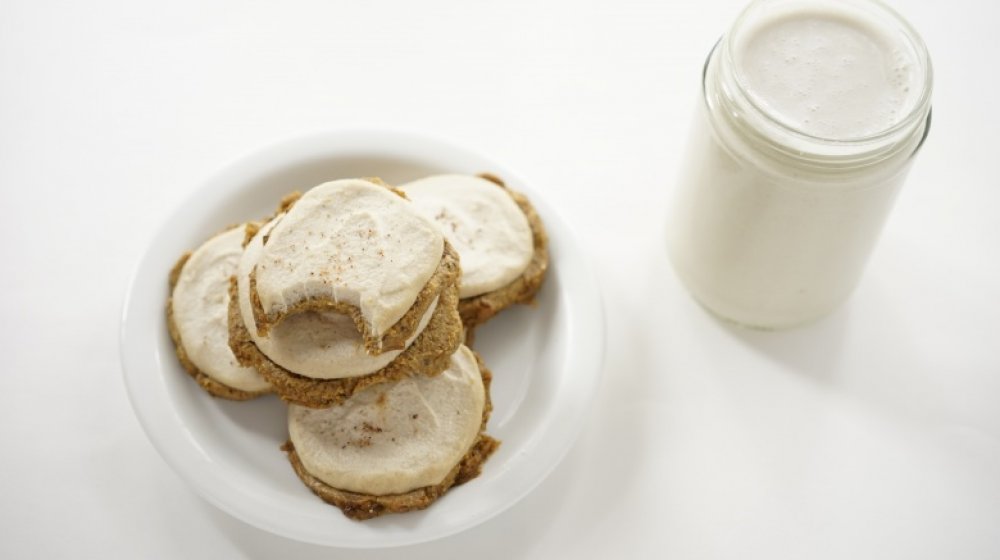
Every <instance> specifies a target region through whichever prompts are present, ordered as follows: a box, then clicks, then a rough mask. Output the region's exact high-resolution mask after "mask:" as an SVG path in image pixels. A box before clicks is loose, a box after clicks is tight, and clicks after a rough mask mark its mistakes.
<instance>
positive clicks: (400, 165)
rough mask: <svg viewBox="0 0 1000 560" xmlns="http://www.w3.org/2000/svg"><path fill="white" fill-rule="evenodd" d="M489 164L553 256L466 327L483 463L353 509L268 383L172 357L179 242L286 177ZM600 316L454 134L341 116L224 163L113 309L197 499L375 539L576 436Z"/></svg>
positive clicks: (229, 216)
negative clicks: (352, 512) (403, 129)
mask: <svg viewBox="0 0 1000 560" xmlns="http://www.w3.org/2000/svg"><path fill="white" fill-rule="evenodd" d="M483 171H489V172H491V173H494V174H496V175H498V176H500V177H502V178H503V179H504V180H505V181H506V182H507V184H508V185H509V186H510V187H511V188H513V189H515V190H518V191H521V192H523V193H525V194H526V195H527V196H528V197H529V198H530V199H531V201H532V203H533V204H534V205H535V207H536V208H537V210H538V212H539V214H540V215H541V217H542V220H543V221H544V223H545V226H546V228H547V230H548V233H549V236H550V252H551V256H550V258H551V262H550V268H549V273H548V278H547V279H546V282H545V285H544V287H543V288H542V290H541V292H540V294H539V296H538V298H537V305H535V306H523V305H521V306H515V307H513V308H510V309H508V310H506V311H504V312H503V313H501V314H500V315H499V316H497V317H496V318H494V319H493V320H492V321H490V322H489V323H487V324H485V325H483V326H482V327H480V328H479V329H477V331H476V341H475V348H476V350H478V351H479V352H480V353H481V354H482V355H483V358H484V360H485V362H486V364H487V365H488V366H489V367H490V369H491V370H492V371H493V393H492V397H493V402H494V407H495V408H494V411H493V415H492V417H491V419H490V423H489V425H488V431H489V433H490V434H491V435H494V436H495V437H497V438H499V439H500V440H502V441H503V445H501V447H500V449H499V450H498V451H497V453H496V454H495V455H494V456H493V457H492V458H491V459H490V460H489V461H488V462H487V463H486V465H485V467H484V469H483V473H482V475H481V476H480V477H479V478H477V479H475V480H472V481H471V482H469V483H468V484H465V485H463V486H460V487H457V488H454V489H452V490H451V491H449V492H448V493H447V494H446V495H445V496H444V497H442V498H441V499H440V500H439V501H438V502H437V503H435V504H433V505H432V506H431V507H430V508H428V509H426V510H423V511H419V512H411V513H406V514H398V515H388V516H384V517H382V518H378V519H374V520H370V521H365V522H357V521H351V520H350V519H348V518H347V517H345V516H344V515H343V514H341V512H340V510H338V509H337V508H335V507H333V506H329V505H327V504H325V503H323V502H322V501H321V500H320V499H319V498H317V497H315V496H313V495H312V493H310V492H309V490H308V489H306V487H305V486H304V485H303V484H302V483H301V482H300V481H299V479H298V478H297V477H296V476H295V473H294V472H293V471H292V468H291V466H290V465H289V463H288V461H287V459H286V458H285V455H284V453H282V452H281V451H280V450H279V446H280V445H281V444H282V443H283V442H284V441H285V440H286V438H287V431H286V422H285V406H284V404H283V403H282V402H281V401H280V400H279V399H277V398H276V397H274V396H267V397H263V398H260V399H256V400H253V401H249V402H230V401H225V400H221V399H214V398H212V397H210V396H209V395H208V394H207V393H205V392H204V391H202V390H201V389H200V388H199V387H198V385H197V384H196V383H195V382H194V381H193V380H192V379H191V378H190V377H189V376H188V375H187V374H186V373H185V372H184V370H183V369H182V368H181V366H180V364H179V363H178V361H177V357H176V355H175V354H174V347H173V345H172V344H171V342H170V337H169V335H168V334H167V328H166V319H165V313H164V305H165V302H166V298H167V275H168V273H169V271H170V268H171V267H172V266H173V264H174V262H175V261H176V260H177V259H178V257H180V255H181V254H182V253H183V252H184V251H187V250H190V249H192V248H194V247H196V246H198V245H199V244H201V243H202V242H203V241H204V240H205V239H207V238H208V237H209V236H211V235H212V234H214V233H216V232H218V231H220V230H221V229H223V228H224V227H226V226H227V225H230V224H235V223H240V222H244V221H247V220H253V219H260V218H262V217H264V216H267V215H268V214H270V213H271V212H272V211H273V209H274V208H275V206H276V205H277V203H278V201H279V200H280V198H281V197H282V196H283V195H285V194H287V193H288V192H291V191H293V190H301V191H305V190H307V189H309V188H310V187H313V186H315V185H318V184H320V183H323V182H325V181H329V180H332V179H338V178H344V177H370V176H378V177H381V178H382V179H384V180H385V181H387V182H389V183H390V184H401V183H404V182H406V181H411V180H414V179H418V178H420V177H423V176H425V175H431V174H435V173H479V172H483ZM603 348H604V318H603V310H602V307H601V298H600V292H599V289H598V285H597V282H596V280H595V277H594V275H593V273H592V271H591V269H590V267H589V265H588V264H587V262H586V259H585V258H584V256H583V254H582V253H581V251H580V249H579V248H578V247H577V245H576V244H575V243H574V241H573V237H572V235H571V234H570V232H569V230H567V228H566V226H565V224H564V223H563V222H562V221H561V220H560V219H559V217H558V216H557V215H556V213H555V212H554V211H553V210H552V208H551V207H550V206H549V205H548V204H547V203H546V202H545V200H544V199H543V197H542V193H541V192H540V191H538V190H535V189H532V188H531V187H530V186H529V185H528V184H526V183H525V182H524V181H522V180H520V179H519V178H518V177H517V176H516V175H515V174H514V173H512V172H510V171H509V170H508V169H506V168H505V167H503V166H501V165H499V164H497V163H495V162H493V161H490V160H488V159H486V158H484V157H482V156H480V155H477V154H474V153H471V152H469V151H467V150H465V149H462V148H458V147H456V146H453V145H450V144H447V143H444V142H441V141H439V140H435V139H430V138H426V137H423V136H418V135H413V134H408V133H407V134H404V133H399V132H384V131H382V132H380V131H342V132H331V133H324V134H318V135H313V136H308V137H304V138H298V139H294V140H290V141H286V142H282V143H280V144H277V145H274V146H272V147H269V148H266V149H264V150H261V151H259V152H257V153H254V154H251V155H249V156H247V157H244V158H241V159H239V160H237V161H236V162H234V163H232V164H230V165H229V166H227V167H225V168H224V169H223V170H222V171H220V172H219V173H217V174H216V175H215V176H214V177H212V178H211V179H209V180H208V181H207V182H205V184H204V185H202V187H201V188H199V189H197V190H196V192H195V193H194V194H193V195H192V196H191V197H190V198H189V199H188V200H187V201H185V202H184V203H183V204H182V205H181V206H180V208H178V209H177V211H176V212H174V213H173V215H172V216H171V217H170V218H169V219H168V220H167V222H166V223H165V224H164V225H163V227H162V228H161V229H160V230H159V232H158V233H157V234H156V235H155V237H154V238H153V241H152V243H151V244H150V246H149V248H148V250H147V251H146V254H145V255H144V256H143V257H142V259H141V261H140V262H139V265H138V268H137V270H136V272H135V275H134V277H133V280H132V283H131V285H130V287H129V291H128V295H127V297H126V300H125V306H124V310H123V313H122V324H121V355H122V366H123V370H124V375H125V384H126V386H127V388H128V394H129V397H130V399H131V401H132V406H133V408H134V409H135V413H136V416H138V418H139V421H140V423H141V424H142V426H143V428H144V429H145V431H146V434H147V435H148V436H149V439H150V440H151V441H152V442H153V445H154V446H155V447H156V449H157V450H158V451H159V452H160V454H161V455H162V456H163V458H164V460H166V462H167V463H168V464H170V466H171V467H172V468H173V469H174V470H175V471H176V472H177V473H178V474H179V475H180V476H181V478H183V479H184V480H185V481H187V483H189V484H190V485H191V486H192V487H194V488H195V489H196V490H197V491H198V492H199V493H200V494H201V495H202V496H204V497H205V498H206V499H208V500H209V501H210V502H212V503H213V504H215V505H216V506H218V507H219V508H221V509H222V510H224V511H226V512H228V513H230V514H231V515H233V516H235V517H238V518H239V519H242V520H243V521H246V522H247V523H250V524H252V525H255V526H257V527H259V528H261V529H265V530H267V531H271V532H274V533H277V534H280V535H283V536H286V537H289V538H293V539H297V540H301V541H305V542H311V543H316V544H324V545H331V546H339V547H353V548H373V547H388V546H399V545H404V544H413V543H418V542H424V541H429V540H432V539H436V538H440V537H443V536H446V535H450V534H453V533H456V532H458V531H462V530H464V529H468V528H470V527H472V526H474V525H477V524H479V523H482V522H483V521H486V520H487V519H489V518H490V517H492V516H494V515H496V514H497V513H499V512H501V511H503V510H504V509H506V508H508V507H510V506H511V505H513V504H514V503H516V502H517V501H518V500H520V499H521V498H522V497H524V496H525V495H526V494H527V493H528V492H530V491H531V490H532V489H533V488H534V487H535V486H536V485H538V483H540V482H541V481H542V480H543V479H544V478H545V476H546V475H547V474H548V473H550V472H551V471H552V470H553V469H554V468H555V466H556V465H557V464H558V462H559V461H560V459H562V457H563V456H564V455H565V454H566V452H567V451H568V450H569V447H570V445H571V444H572V442H573V441H574V440H575V439H576V436H577V434H578V431H579V429H580V427H581V426H582V425H583V420H584V417H585V415H586V413H587V410H588V408H589V405H590V403H591V401H592V397H593V396H594V394H595V392H596V390H597V387H598V384H599V379H600V372H601V362H602V357H603V356H602V355H603Z"/></svg>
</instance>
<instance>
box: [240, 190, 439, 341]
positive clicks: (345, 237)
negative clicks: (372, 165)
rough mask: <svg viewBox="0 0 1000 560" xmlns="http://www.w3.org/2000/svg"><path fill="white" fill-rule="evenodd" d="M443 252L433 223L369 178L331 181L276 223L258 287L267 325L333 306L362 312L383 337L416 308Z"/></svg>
mask: <svg viewBox="0 0 1000 560" xmlns="http://www.w3.org/2000/svg"><path fill="white" fill-rule="evenodd" d="M443 250H444V238H443V237H442V235H441V233H440V232H439V231H438V229H437V227H435V225H434V223H433V222H431V221H430V220H429V219H427V218H425V217H424V216H423V215H421V214H420V213H418V212H416V211H415V209H414V208H413V206H412V205H411V204H410V203H409V202H408V201H407V200H406V199H405V198H403V197H401V196H399V195H398V194H397V193H395V192H393V191H392V190H391V189H390V188H387V187H386V186H384V185H378V184H376V183H373V182H371V181H368V180H365V179H342V180H338V181H331V182H329V183H324V184H322V185H319V186H317V187H314V188H312V189H310V190H309V191H308V192H306V193H305V194H304V195H303V196H302V198H300V199H299V200H298V201H297V202H296V203H295V204H294V206H292V207H291V208H290V209H289V210H288V211H287V213H286V214H285V215H284V216H283V217H282V218H280V219H279V220H277V221H276V223H275V225H274V226H273V227H272V229H271V231H270V234H269V235H268V236H267V238H266V240H265V242H264V245H263V248H262V249H261V251H260V255H259V258H258V259H257V264H256V268H255V270H254V271H253V273H254V276H255V279H254V286H253V288H254V292H255V294H256V296H257V297H258V298H259V302H260V307H261V308H262V310H263V312H264V313H265V314H266V316H267V318H268V319H267V320H268V321H274V322H277V321H280V319H279V318H280V317H282V316H283V314H284V313H286V312H288V311H289V309H291V308H292V307H293V306H296V305H297V304H301V303H302V302H306V301H309V300H322V301H332V302H337V303H344V304H348V305H351V306H354V307H356V308H358V310H359V311H360V313H361V316H362V317H363V318H364V322H365V325H366V326H367V328H368V329H369V330H370V332H371V333H373V334H375V335H380V334H381V333H384V332H386V331H387V330H388V329H389V328H390V327H391V326H392V325H394V324H395V323H396V322H397V321H399V319H400V318H402V317H403V315H404V314H405V313H406V312H407V310H408V309H409V308H410V307H411V306H412V305H413V303H414V301H415V300H416V299H417V296H418V294H419V293H420V291H421V289H422V288H423V286H424V284H426V283H427V280H428V279H429V278H430V277H431V275H432V274H433V273H434V272H435V270H436V269H437V267H438V265H439V263H440V262H441V255H442V252H443ZM258 322H260V321H258ZM262 326H264V325H258V328H260V327H262ZM263 331H264V332H261V334H267V332H266V331H267V328H264V329H263Z"/></svg>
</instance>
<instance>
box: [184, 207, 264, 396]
mask: <svg viewBox="0 0 1000 560" xmlns="http://www.w3.org/2000/svg"><path fill="white" fill-rule="evenodd" d="M242 245H243V228H242V227H237V228H233V229H231V230H229V231H226V232H224V233H221V234H219V235H216V236H215V237H213V238H211V239H209V240H208V241H206V242H205V243H204V244H203V245H202V246H201V247H198V249H197V250H195V251H194V252H193V253H192V254H191V257H190V258H189V259H188V260H187V262H186V263H184V267H183V268H182V269H181V273H180V276H179V278H178V279H177V284H176V285H175V286H174V291H173V294H172V298H173V299H172V304H171V305H172V306H173V314H174V324H175V325H176V327H177V331H178V333H179V335H180V339H181V344H182V345H183V347H184V351H185V352H186V353H187V356H188V359H189V360H191V362H192V363H193V364H194V365H195V366H197V367H198V369H199V370H201V371H202V372H203V373H204V374H205V375H207V376H209V377H211V378H212V379H215V380H216V381H218V382H219V383H222V384H223V385H227V386H229V387H233V388H235V389H240V390H242V391H251V392H254V391H263V390H265V389H268V388H269V387H270V385H268V383H267V381H265V380H264V378H263V377H261V376H260V374H259V373H257V370H255V369H253V368H248V367H242V366H240V365H239V363H238V362H237V361H236V356H234V355H233V351H232V350H230V349H229V321H228V312H229V278H230V277H231V276H232V275H233V273H235V272H236V266H237V263H238V262H239V259H240V254H242V253H243V247H242Z"/></svg>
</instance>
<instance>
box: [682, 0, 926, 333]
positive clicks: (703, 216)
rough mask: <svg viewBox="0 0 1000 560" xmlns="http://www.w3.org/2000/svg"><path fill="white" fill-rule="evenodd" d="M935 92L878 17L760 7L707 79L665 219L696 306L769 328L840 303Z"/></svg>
mask: <svg viewBox="0 0 1000 560" xmlns="http://www.w3.org/2000/svg"><path fill="white" fill-rule="evenodd" d="M930 88H931V72H930V62H929V59H928V58H927V55H926V50H925V49H924V47H923V44H922V43H921V42H920V39H919V37H917V35H916V33H915V32H913V30H912V29H911V28H909V26H907V25H906V24H905V22H903V21H902V20H901V19H900V18H899V17H898V16H897V15H896V14H895V13H893V12H891V11H889V10H888V9H886V8H884V7H883V6H882V5H881V4H876V3H873V2H870V1H864V2H861V1H853V2H851V1H843V0H841V1H834V0H827V1H819V0H812V1H801V0H799V1H790V0H784V1H782V0H759V1H757V2H754V3H752V4H751V5H750V7H749V8H748V9H747V11H745V12H744V14H743V15H742V16H741V17H740V18H739V19H738V20H737V22H736V24H734V26H733V28H732V29H731V30H730V32H729V33H728V34H727V35H726V36H725V37H724V38H723V39H722V40H721V41H720V42H719V44H718V45H717V46H716V48H715V50H714V51H713V53H712V54H711V55H710V57H709V60H708V62H707V63H706V68H705V77H704V93H705V104H704V107H703V110H702V111H701V114H700V115H699V117H698V118H697V119H696V122H695V125H694V127H693V131H692V135H691V140H690V143H689V147H688V149H689V154H688V157H687V160H686V165H685V167H684V170H683V172H682V174H681V182H680V185H679V188H678V192H677V198H676V200H675V205H674V207H673V212H672V216H671V218H670V223H669V241H670V248H671V256H672V259H673V261H674V264H675V267H676V269H677V271H678V273H679V275H680V276H681V278H682V279H683V280H684V282H685V284H686V285H687V287H688V288H689V290H690V291H691V292H692V294H693V295H694V296H695V297H696V298H697V299H698V300H699V301H700V302H701V303H702V304H703V305H705V306H706V307H707V308H709V309H710V310H712V311H713V312H715V313H716V314H718V315H720V316H722V317H724V318H727V319H730V320H732V321H735V322H737V323H741V324H745V325H748V326H754V327H761V328H782V327H788V326H793V325H796V324H799V323H802V322H806V321H809V320H811V319H814V318H817V317H819V316H821V315H823V314H825V313H827V312H829V311H830V310H831V309H833V308H834V307H835V306H836V305H837V304H838V303H840V302H841V301H842V300H843V299H845V298H846V297H847V296H848V295H849V293H850V292H851V290H852V289H853V288H854V286H855V284H856V283H857V280H858V278H859V277H860V275H861V272H862V270H863V268H864V264H865V262H866V260H867V258H868V255H869V254H870V252H871V250H872V248H873V246H874V244H875V241H876V239H877V238H878V235H879V232H880V230H881V228H882V225H883V223H884V222H885V218H886V217H887V215H888V213H889V211H890V209H891V207H892V203H893V200H894V198H895V195H896V193H897V191H898V190H899V186H900V185H901V184H902V182H903V180H904V178H905V176H906V173H907V171H908V169H909V166H910V163H911V162H912V156H913V154H914V153H915V151H916V149H917V148H918V147H919V145H920V143H921V141H922V139H923V136H924V134H925V131H926V125H927V122H928V120H929V119H928V116H929V111H930Z"/></svg>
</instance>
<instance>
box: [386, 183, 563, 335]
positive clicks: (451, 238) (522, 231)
mask: <svg viewBox="0 0 1000 560" xmlns="http://www.w3.org/2000/svg"><path fill="white" fill-rule="evenodd" d="M498 187H499V188H498ZM399 188H400V190H402V191H403V192H404V193H405V194H406V196H407V197H408V198H409V199H410V200H412V201H413V204H414V205H415V206H416V207H417V208H418V209H419V210H420V211H421V212H422V213H423V214H424V215H425V216H427V217H429V218H431V219H433V220H434V221H435V222H436V223H437V224H438V226H439V227H440V229H441V232H442V234H443V235H444V237H445V239H446V240H447V241H448V242H449V243H451V244H452V245H453V246H454V247H455V249H456V250H457V251H458V254H459V255H460V257H461V259H462V284H461V291H460V296H461V300H460V302H459V313H460V314H461V316H462V321H463V323H465V325H466V327H467V328H469V329H472V328H473V327H475V326H476V325H478V324H481V323H483V322H485V321H487V320H488V319H490V318H491V317H493V316H494V315H495V314H496V313H498V312H499V311H500V310H502V309H504V308H505V307H507V306H509V305H512V304H514V303H528V302H530V301H531V300H532V298H533V297H534V295H535V294H536V293H537V292H538V290H539V288H540V287H541V285H542V281H543V280H544V278H545V272H546V269H547V268H548V260H549V255H548V247H547V245H548V238H547V236H546V234H545V229H544V227H543V226H542V221H541V219H540V218H539V217H538V213H537V212H535V209H534V207H532V206H531V203H530V202H528V199H527V198H525V197H524V196H523V195H522V194H520V193H517V192H515V191H512V190H510V189H508V188H506V187H505V186H504V184H503V182H502V181H500V180H499V179H497V178H496V177H493V176H491V175H482V176H478V177H477V176H473V175H434V176H431V177H426V178H424V179H420V180H417V181H413V182H411V183H407V184H405V185H402V186H400V187H399ZM470 340H471V338H470Z"/></svg>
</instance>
